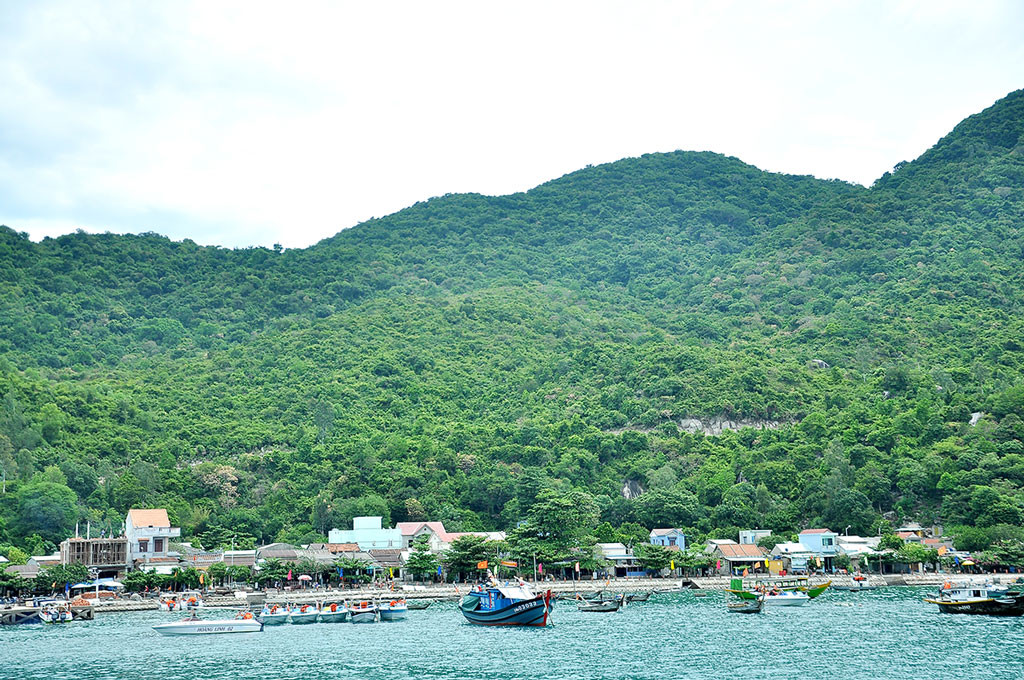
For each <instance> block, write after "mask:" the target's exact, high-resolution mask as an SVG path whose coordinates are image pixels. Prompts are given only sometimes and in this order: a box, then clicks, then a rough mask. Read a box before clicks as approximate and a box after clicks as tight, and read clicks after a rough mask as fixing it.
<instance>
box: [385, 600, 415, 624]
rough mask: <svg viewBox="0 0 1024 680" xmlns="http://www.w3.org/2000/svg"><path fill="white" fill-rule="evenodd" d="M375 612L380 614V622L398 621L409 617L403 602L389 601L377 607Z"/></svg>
mask: <svg viewBox="0 0 1024 680" xmlns="http://www.w3.org/2000/svg"><path fill="white" fill-rule="evenodd" d="M377 611H379V612H380V620H381V621H400V620H402V619H404V618H405V617H406V616H408V615H409V607H407V606H406V604H405V600H391V601H390V602H388V603H387V604H382V605H380V606H379V607H377Z"/></svg>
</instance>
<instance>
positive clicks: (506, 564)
mask: <svg viewBox="0 0 1024 680" xmlns="http://www.w3.org/2000/svg"><path fill="white" fill-rule="evenodd" d="M501 566H503V567H518V566H519V563H518V562H513V561H512V560H502V561H501Z"/></svg>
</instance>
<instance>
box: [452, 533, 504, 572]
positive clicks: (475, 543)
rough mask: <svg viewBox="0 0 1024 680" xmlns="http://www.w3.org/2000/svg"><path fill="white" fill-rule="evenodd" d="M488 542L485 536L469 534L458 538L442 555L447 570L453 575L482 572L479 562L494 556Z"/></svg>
mask: <svg viewBox="0 0 1024 680" xmlns="http://www.w3.org/2000/svg"><path fill="white" fill-rule="evenodd" d="M487 543H488V541H487V538H486V537H485V536H474V535H469V536H460V537H459V538H456V539H455V540H454V541H452V544H451V547H449V548H448V550H446V551H445V553H444V555H443V557H442V559H443V561H444V568H445V571H447V572H448V573H449V574H451V575H453V576H466V575H471V576H476V575H478V574H480V571H479V569H478V568H477V564H478V563H479V562H482V561H484V560H488V561H490V560H493V558H494V556H493V553H492V552H491V549H490V546H488V545H487Z"/></svg>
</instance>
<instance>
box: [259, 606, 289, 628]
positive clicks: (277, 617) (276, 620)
mask: <svg viewBox="0 0 1024 680" xmlns="http://www.w3.org/2000/svg"><path fill="white" fill-rule="evenodd" d="M257 618H258V619H259V620H260V621H262V622H263V624H264V625H266V626H277V625H280V624H282V623H288V608H287V607H280V606H278V605H276V604H272V605H268V606H265V607H263V611H261V612H260V615H259V616H258V617H257Z"/></svg>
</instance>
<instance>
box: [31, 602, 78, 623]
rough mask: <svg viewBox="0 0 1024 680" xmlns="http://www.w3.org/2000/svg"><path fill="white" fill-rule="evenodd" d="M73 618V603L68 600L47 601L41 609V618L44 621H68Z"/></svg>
mask: <svg viewBox="0 0 1024 680" xmlns="http://www.w3.org/2000/svg"><path fill="white" fill-rule="evenodd" d="M73 618H74V616H73V615H72V614H71V605H69V604H68V603H67V602H58V601H51V602H47V603H46V604H44V605H43V606H42V609H41V610H40V611H39V620H40V621H42V622H43V623H68V622H69V621H71V620H72V619H73Z"/></svg>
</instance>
